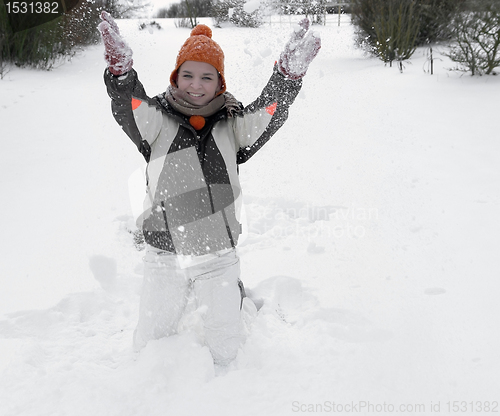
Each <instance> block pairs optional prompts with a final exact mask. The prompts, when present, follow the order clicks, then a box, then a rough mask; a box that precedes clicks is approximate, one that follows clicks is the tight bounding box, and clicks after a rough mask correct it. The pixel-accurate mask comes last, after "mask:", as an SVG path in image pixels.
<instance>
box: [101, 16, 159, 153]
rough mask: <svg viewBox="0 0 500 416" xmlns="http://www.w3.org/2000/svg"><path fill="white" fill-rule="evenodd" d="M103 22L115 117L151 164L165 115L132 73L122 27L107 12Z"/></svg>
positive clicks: (106, 78)
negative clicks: (163, 115)
mask: <svg viewBox="0 0 500 416" xmlns="http://www.w3.org/2000/svg"><path fill="white" fill-rule="evenodd" d="M101 19H102V22H101V23H100V24H99V26H98V29H99V31H100V33H101V36H102V39H103V42H104V49H105V51H104V59H105V60H106V62H107V64H108V67H107V69H106V70H105V72H104V83H105V84H106V88H107V91H108V95H109V97H110V98H111V109H112V112H113V116H114V118H115V120H116V121H117V123H118V124H119V125H120V126H121V127H122V129H123V131H125V133H126V134H127V135H128V136H129V137H130V139H131V140H132V142H134V144H135V145H136V146H137V149H138V150H139V152H141V154H142V155H143V156H144V158H145V159H146V161H149V158H150V155H151V147H150V144H152V143H153V141H154V140H155V139H156V137H157V136H158V134H159V132H160V129H161V120H162V116H161V112H160V111H159V110H158V109H157V107H156V101H155V100H154V99H151V98H149V97H148V96H147V94H146V92H145V90H144V87H143V86H142V84H141V82H140V81H139V79H138V77H137V73H136V72H135V71H134V70H133V69H132V65H133V60H132V49H131V48H130V47H129V46H128V45H127V43H126V42H125V41H124V40H123V38H122V37H121V35H120V31H119V29H118V25H117V24H116V22H115V21H114V19H113V18H112V17H111V15H110V14H109V13H107V12H102V13H101Z"/></svg>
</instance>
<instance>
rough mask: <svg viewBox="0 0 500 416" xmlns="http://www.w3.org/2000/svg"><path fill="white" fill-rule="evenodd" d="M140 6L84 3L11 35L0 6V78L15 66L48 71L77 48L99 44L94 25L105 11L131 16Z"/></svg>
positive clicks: (115, 2) (104, 0) (111, 1)
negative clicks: (10, 66)
mask: <svg viewBox="0 0 500 416" xmlns="http://www.w3.org/2000/svg"><path fill="white" fill-rule="evenodd" d="M141 7H142V6H140V5H137V4H135V5H134V4H133V3H132V5H128V6H126V7H124V6H121V5H120V4H119V3H118V0H101V1H90V0H89V1H84V2H82V3H81V4H80V5H79V6H77V7H76V8H74V9H72V10H71V11H69V12H68V13H65V14H63V15H62V16H60V17H58V18H56V19H55V20H52V21H50V22H47V23H44V24H43V25H40V26H36V27H33V28H31V29H26V30H22V31H19V32H13V31H12V29H11V27H10V23H9V19H8V16H7V11H6V8H5V6H4V3H3V2H0V76H1V77H3V74H4V73H5V71H6V70H7V68H8V65H11V64H15V65H17V66H19V67H32V68H38V69H51V68H52V67H53V66H54V65H55V64H56V63H57V62H59V61H61V60H63V59H65V58H67V57H68V56H72V55H74V54H75V53H76V51H77V50H78V48H80V47H82V46H87V45H90V44H95V43H97V42H99V41H100V36H99V32H98V30H97V25H98V24H99V22H100V17H99V15H100V13H101V11H102V10H107V11H108V12H110V13H111V14H112V15H113V16H114V17H115V18H120V17H123V16H130V15H131V14H132V13H133V12H134V11H136V10H138V9H140V8H141Z"/></svg>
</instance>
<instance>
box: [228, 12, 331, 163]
mask: <svg viewBox="0 0 500 416" xmlns="http://www.w3.org/2000/svg"><path fill="white" fill-rule="evenodd" d="M308 29H309V20H308V19H304V20H302V21H301V22H300V23H299V26H298V27H297V28H296V29H295V30H294V32H293V34H292V36H291V38H290V40H289V41H288V42H287V43H286V45H285V47H284V49H283V52H282V53H281V55H280V59H279V61H278V63H277V64H276V65H275V67H274V72H273V75H272V76H271V78H270V79H269V81H268V83H267V85H266V86H265V87H264V89H263V90H262V93H261V94H260V95H259V97H258V98H257V99H256V100H255V101H254V102H253V103H251V104H250V105H248V106H247V107H245V109H244V110H243V116H242V117H237V118H236V119H235V121H234V131H235V135H236V137H237V140H238V142H239V145H240V149H239V151H238V155H237V160H238V163H244V162H246V161H247V160H248V159H250V158H251V157H252V156H253V155H254V154H255V153H256V152H257V151H258V150H259V149H260V148H261V147H262V146H264V144H265V143H267V141H268V140H269V139H270V138H271V137H272V136H273V135H274V134H275V133H276V131H277V130H278V129H279V128H280V127H281V126H282V125H283V124H284V122H285V121H286V119H287V118H288V108H289V107H290V105H292V103H293V102H294V100H295V97H296V96H297V94H298V93H299V91H300V88H301V87H302V77H303V76H304V75H305V74H306V72H307V69H308V67H309V64H310V63H311V62H312V60H313V59H314V57H315V56H316V55H317V54H318V51H319V49H320V48H321V39H320V38H319V36H318V35H317V34H315V33H313V32H310V31H309V30H308Z"/></svg>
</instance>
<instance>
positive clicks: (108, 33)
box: [98, 11, 134, 75]
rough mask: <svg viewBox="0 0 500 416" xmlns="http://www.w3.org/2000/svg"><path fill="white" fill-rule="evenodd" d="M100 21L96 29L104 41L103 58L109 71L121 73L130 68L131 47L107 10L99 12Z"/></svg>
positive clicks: (114, 73)
mask: <svg viewBox="0 0 500 416" xmlns="http://www.w3.org/2000/svg"><path fill="white" fill-rule="evenodd" d="M101 19H102V22H101V23H100V24H99V26H98V29H99V32H101V37H102V40H103V42H104V59H105V60H106V62H107V63H108V69H109V72H111V73H112V74H113V75H123V74H125V73H127V72H128V71H130V70H131V69H132V65H133V64H134V61H133V60H132V49H130V46H128V45H127V43H126V42H125V41H124V40H123V39H122V37H121V36H120V30H119V29H118V25H117V24H116V22H115V21H114V19H113V18H112V17H111V15H110V14H109V13H107V12H104V11H103V12H102V13H101Z"/></svg>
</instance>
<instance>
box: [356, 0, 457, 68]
mask: <svg viewBox="0 0 500 416" xmlns="http://www.w3.org/2000/svg"><path fill="white" fill-rule="evenodd" d="M463 3H464V0H353V2H352V21H353V23H354V24H355V25H356V26H357V28H358V43H359V44H360V45H362V46H365V47H367V49H369V50H370V51H371V52H373V53H374V54H375V55H377V56H379V57H380V58H381V59H382V60H383V61H384V62H392V61H393V60H403V59H408V58H409V57H411V55H412V54H413V52H414V50H415V48H416V47H417V46H419V45H422V44H426V43H427V44H428V43H433V42H436V41H438V40H442V39H446V38H449V37H450V30H449V22H450V21H451V19H452V17H453V16H454V15H455V14H456V12H457V10H458V8H459V7H460V6H461V5H462V4H463Z"/></svg>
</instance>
